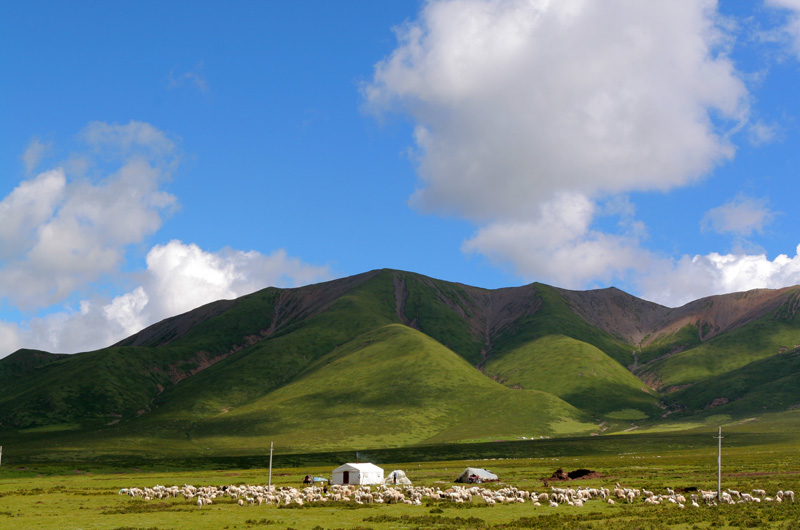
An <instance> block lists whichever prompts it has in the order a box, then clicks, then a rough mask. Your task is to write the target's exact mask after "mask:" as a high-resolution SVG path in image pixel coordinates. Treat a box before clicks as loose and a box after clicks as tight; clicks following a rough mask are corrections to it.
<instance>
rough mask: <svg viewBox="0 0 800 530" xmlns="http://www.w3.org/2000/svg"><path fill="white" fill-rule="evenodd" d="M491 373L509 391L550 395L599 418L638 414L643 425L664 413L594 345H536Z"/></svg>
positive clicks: (547, 341) (552, 339)
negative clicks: (510, 389) (645, 419)
mask: <svg viewBox="0 0 800 530" xmlns="http://www.w3.org/2000/svg"><path fill="white" fill-rule="evenodd" d="M486 373H487V374H489V375H492V376H495V377H497V378H499V379H500V380H501V381H503V382H504V383H505V384H508V385H512V386H519V387H521V388H525V389H531V390H540V391H543V392H550V393H552V394H553V395H555V396H558V397H560V398H561V399H563V400H564V401H566V402H568V403H570V404H571V405H573V406H575V407H576V408H578V409H580V410H582V411H584V412H588V413H590V414H595V415H597V416H607V415H608V416H610V417H612V418H613V417H617V418H619V416H620V415H622V416H623V417H622V418H620V419H626V417H628V416H630V411H634V410H635V411H638V414H635V416H636V418H634V419H644V418H647V417H650V416H655V415H658V414H660V413H661V409H659V408H658V407H657V403H658V397H657V395H656V394H655V392H653V391H651V390H650V389H648V388H647V387H646V386H645V385H644V384H642V382H641V381H640V380H639V379H638V378H636V376H634V375H633V374H632V373H630V372H629V371H628V370H627V369H626V368H624V367H623V366H622V365H620V364H619V363H618V362H617V361H615V360H614V359H612V358H611V357H609V356H608V355H606V354H605V353H604V352H602V351H600V350H599V349H597V348H596V347H594V346H592V345H591V344H587V343H585V342H581V341H578V340H576V339H573V338H570V337H565V336H563V335H548V336H546V337H542V338H540V339H536V340H534V341H532V342H530V343H527V344H525V345H523V346H520V347H518V348H516V349H514V350H512V351H510V352H508V353H506V354H505V355H503V356H502V357H500V358H499V359H496V360H491V361H489V362H488V363H487V364H486ZM623 411H626V412H627V413H628V414H627V416H626V415H625V414H624V413H623ZM621 413H622V414H621Z"/></svg>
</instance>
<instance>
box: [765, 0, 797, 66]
mask: <svg viewBox="0 0 800 530" xmlns="http://www.w3.org/2000/svg"><path fill="white" fill-rule="evenodd" d="M766 4H767V5H771V6H773V7H776V8H779V9H785V10H788V11H789V14H788V17H787V20H786V24H785V25H784V26H783V28H781V30H782V31H783V32H784V33H785V34H786V36H787V37H788V39H789V41H790V45H791V47H792V50H793V51H794V53H795V54H796V55H797V58H798V59H800V0H766Z"/></svg>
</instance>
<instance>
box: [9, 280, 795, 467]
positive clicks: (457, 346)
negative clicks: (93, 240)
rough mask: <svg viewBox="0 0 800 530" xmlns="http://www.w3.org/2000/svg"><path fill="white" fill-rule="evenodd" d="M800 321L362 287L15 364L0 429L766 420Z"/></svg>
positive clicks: (788, 399)
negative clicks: (772, 388) (720, 417)
mask: <svg viewBox="0 0 800 530" xmlns="http://www.w3.org/2000/svg"><path fill="white" fill-rule="evenodd" d="M798 307H800V288H798V287H797V286H795V287H787V288H783V289H777V290H769V289H760V290H753V291H748V292H744V293H733V294H728V295H719V296H712V297H707V298H703V299H701V300H696V301H694V302H690V303H689V304H686V305H684V306H682V307H679V308H668V307H665V306H661V305H659V304H655V303H652V302H648V301H645V300H641V299H639V298H636V297H634V296H632V295H629V294H627V293H625V292H623V291H620V290H619V289H616V288H608V289H599V290H592V291H571V290H566V289H560V288H556V287H551V286H548V285H544V284H540V283H534V284H530V285H525V286H521V287H510V288H502V289H482V288H478V287H472V286H468V285H464V284H459V283H453V282H447V281H443V280H437V279H433V278H429V277H426V276H423V275H420V274H416V273H413V272H404V271H397V270H390V269H383V270H374V271H370V272H366V273H363V274H359V275H356V276H351V277H348V278H342V279H338V280H333V281H329V282H324V283H319V284H314V285H308V286H304V287H299V288H293V289H278V288H273V287H270V288H267V289H263V290H261V291H258V292H255V293H252V294H250V295H247V296H243V297H241V298H238V299H236V300H221V301H218V302H213V303H210V304H206V305H204V306H202V307H199V308H197V309H194V310H192V311H189V312H187V313H184V314H181V315H176V316H174V317H171V318H168V319H165V320H163V321H161V322H158V323H156V324H154V325H152V326H148V327H147V328H145V329H143V330H142V331H140V332H138V333H136V334H134V335H132V336H130V337H128V338H126V339H124V340H122V341H120V342H118V343H117V344H114V345H113V346H109V347H108V348H104V349H101V350H97V351H93V352H86V353H80V354H76V355H61V354H50V353H47V352H41V351H34V350H20V351H18V352H16V353H14V354H12V355H10V356H8V357H6V358H4V359H1V360H0V431H2V432H5V433H6V435H7V436H19V437H21V439H24V440H28V443H30V444H31V445H30V447H41V448H42V450H52V449H53V447H54V444H55V445H59V446H60V445H64V446H70V444H72V445H73V446H80V447H95V448H98V447H100V446H102V447H116V448H117V450H119V451H123V452H124V451H129V450H131V449H130V448H131V447H139V446H141V447H144V448H146V447H148V446H150V445H151V444H156V445H157V444H158V443H159V440H167V439H169V440H171V443H177V444H178V445H179V446H181V447H183V450H185V451H189V452H190V453H191V452H195V453H196V452H197V451H201V452H202V451H211V452H215V451H216V452H219V451H224V450H228V449H225V448H229V447H230V446H231V444H232V443H233V440H236V442H235V445H236V446H241V445H242V444H244V445H243V447H249V446H250V445H253V446H257V445H259V444H262V445H263V443H264V442H265V440H267V439H270V440H275V441H279V442H281V444H282V445H283V446H285V447H291V448H293V449H294V450H298V451H301V450H302V451H305V450H340V449H347V448H352V447H398V446H403V445H409V444H420V443H447V442H464V441H479V440H481V441H483V440H492V439H513V438H521V437H523V436H524V437H530V436H533V435H536V436H551V437H552V436H564V435H571V436H582V435H590V434H596V435H597V434H609V433H613V432H619V431H624V430H626V429H629V428H630V427H631V425H634V426H636V427H637V428H647V427H648V426H650V427H653V428H655V427H657V426H659V425H662V424H664V423H665V422H666V423H668V422H679V421H683V422H687V421H689V420H691V421H693V422H702V421H703V420H702V419H703V418H704V417H707V416H710V415H712V414H717V415H719V414H725V415H727V416H728V417H730V418H736V417H739V416H742V415H744V414H750V415H752V414H753V411H754V410H759V411H760V412H761V413H767V412H772V413H781V412H786V411H789V410H794V409H793V407H797V406H798V405H800V384H796V383H800V373H798V370H800V368H798V367H797V365H798V363H796V362H795V361H794V359H795V357H793V356H792V355H795V353H796V352H798V351H800V321H798V319H797V316H796V315H797V309H798ZM734 380H736V381H738V383H735V384H734V383H733V381H734ZM742 381H746V383H742ZM770 385H773V386H776V387H777V386H779V387H780V388H781V389H782V390H781V392H780V399H773V398H770V397H768V396H769V393H767V392H765V389H766V388H769V387H770ZM498 403H502V406H500V405H498ZM759 407H760V408H759ZM488 409H491V410H492V412H491V413H487V410H488ZM531 431H535V432H531ZM37 444H38V445H37ZM202 448H207V449H202ZM97 450H99V449H97Z"/></svg>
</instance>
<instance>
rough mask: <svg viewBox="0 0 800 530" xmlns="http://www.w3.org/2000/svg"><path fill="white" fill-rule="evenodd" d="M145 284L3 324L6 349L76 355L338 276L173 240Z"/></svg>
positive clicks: (280, 253)
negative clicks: (274, 290)
mask: <svg viewBox="0 0 800 530" xmlns="http://www.w3.org/2000/svg"><path fill="white" fill-rule="evenodd" d="M137 276H138V278H139V279H140V280H141V285H139V286H137V287H135V288H134V289H132V290H131V291H129V292H127V293H124V294H122V295H119V296H116V297H114V298H113V299H111V300H102V299H97V298H96V299H93V300H83V301H81V302H80V304H79V307H77V308H74V309H72V310H64V311H59V312H56V313H54V314H50V315H48V316H45V317H40V318H34V319H31V320H30V321H29V322H27V323H26V325H25V326H24V327H20V326H17V325H15V324H9V323H2V322H0V339H1V340H2V342H0V344H3V347H4V350H5V351H0V357H2V356H4V355H7V354H9V353H11V352H13V351H15V350H16V349H17V348H19V347H22V346H24V347H28V348H36V349H44V350H47V351H52V352H66V353H73V352H78V351H88V350H92V349H97V348H101V347H104V346H108V345H110V344H113V343H116V342H118V341H120V340H122V339H123V338H125V337H128V336H130V335H131V334H133V333H136V332H138V331H140V330H141V329H143V328H144V327H146V326H148V325H150V324H153V323H155V322H158V321H160V320H163V319H164V318H167V317H171V316H174V315H177V314H180V313H183V312H186V311H189V310H191V309H194V308H196V307H198V306H201V305H203V304H207V303H209V302H213V301H215V300H220V299H231V298H237V297H239V296H243V295H245V294H248V293H251V292H253V291H256V290H258V289H261V288H264V287H266V286H270V285H272V286H279V287H296V286H299V285H306V284H308V283H313V282H315V281H322V280H327V279H330V278H331V273H330V271H329V269H328V268H327V267H324V266H323V267H317V266H312V265H308V264H306V263H304V262H302V261H301V260H299V259H297V258H293V257H291V256H289V255H288V254H287V253H286V251H284V250H277V251H275V252H273V253H272V254H269V255H265V254H261V253H259V252H255V251H250V252H242V251H237V250H233V249H224V250H221V251H218V252H208V251H205V250H203V249H201V248H200V247H198V246H197V245H194V244H186V243H183V242H181V241H177V240H176V241H170V242H169V243H167V244H165V245H157V246H155V247H153V248H152V249H151V250H150V252H149V253H148V255H147V268H146V269H145V270H144V271H142V272H141V273H140V274H138V275H137Z"/></svg>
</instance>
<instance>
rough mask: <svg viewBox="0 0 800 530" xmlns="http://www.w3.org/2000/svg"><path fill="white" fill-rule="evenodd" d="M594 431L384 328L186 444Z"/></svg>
mask: <svg viewBox="0 0 800 530" xmlns="http://www.w3.org/2000/svg"><path fill="white" fill-rule="evenodd" d="M155 418H156V417H154V418H153V419H155ZM150 423H151V427H152V428H155V425H156V424H154V423H152V421H151V422H150ZM160 427H161V428H164V425H161V426H160ZM594 428H595V426H594V425H592V424H591V422H590V419H589V418H588V417H587V416H586V415H584V414H583V413H581V412H580V411H578V410H577V409H576V408H574V407H573V406H571V405H569V404H567V403H565V402H563V401H561V400H560V399H558V398H556V397H554V396H552V395H549V394H546V393H543V392H536V391H528V390H513V389H510V388H506V387H504V386H502V385H500V384H498V383H496V382H494V381H492V380H490V379H488V378H487V377H485V376H484V375H483V374H481V373H480V372H479V371H478V370H476V369H475V368H474V367H472V366H470V365H469V363H467V362H466V361H465V360H464V359H462V358H461V357H460V356H458V355H456V354H455V353H453V352H452V351H450V350H448V349H447V348H445V347H444V346H442V345H441V344H440V343H438V342H436V341H434V340H433V339H431V338H430V337H427V336H426V335H424V334H422V333H421V332H419V331H416V330H413V329H411V328H408V327H406V326H403V325H399V324H389V325H386V326H383V327H381V328H378V329H376V330H373V331H369V332H367V333H364V334H362V335H360V336H359V337H357V338H356V339H353V340H351V341H349V342H347V343H345V344H343V345H341V346H339V347H337V348H335V349H334V350H333V351H332V352H330V353H329V354H328V355H326V356H324V357H323V358H322V359H320V360H319V361H318V362H316V363H315V364H314V365H313V366H312V367H310V368H309V369H308V370H307V371H306V373H305V374H304V375H302V376H300V377H298V378H297V379H295V380H294V381H292V382H291V383H289V384H287V385H285V386H283V387H281V388H279V389H277V390H275V391H273V392H270V393H268V394H266V395H264V396H263V397H260V398H257V399H254V400H251V401H249V402H248V403H246V404H243V405H242V406H239V407H236V408H231V409H226V410H220V411H218V412H217V414H215V415H213V416H210V417H207V418H205V420H204V421H203V422H198V423H196V424H195V425H193V426H192V427H191V429H190V431H188V436H190V437H191V439H192V440H194V441H196V442H197V443H198V444H200V445H205V446H208V447H212V448H216V449H220V448H223V447H228V448H230V447H234V446H238V447H241V446H242V444H244V445H245V446H250V445H251V444H256V445H257V444H258V443H259V441H260V440H270V441H275V442H276V443H277V444H279V445H280V446H281V447H283V448H285V449H286V450H292V451H299V450H305V451H308V450H331V449H341V448H348V447H349V448H363V447H398V446H404V445H410V444H419V443H434V442H456V441H477V440H485V439H503V438H515V437H517V436H532V435H556V434H562V435H563V434H577V433H586V432H588V431H590V430H593V429H594Z"/></svg>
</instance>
